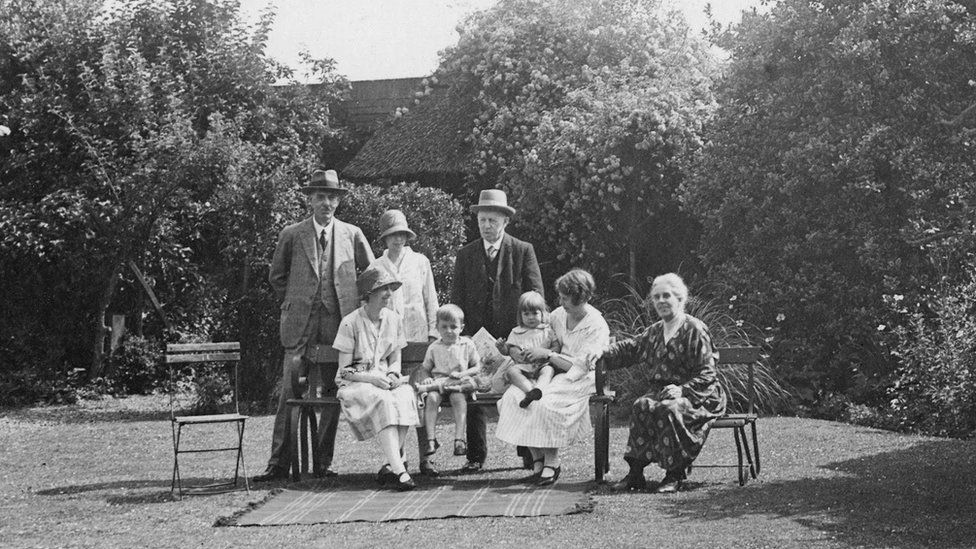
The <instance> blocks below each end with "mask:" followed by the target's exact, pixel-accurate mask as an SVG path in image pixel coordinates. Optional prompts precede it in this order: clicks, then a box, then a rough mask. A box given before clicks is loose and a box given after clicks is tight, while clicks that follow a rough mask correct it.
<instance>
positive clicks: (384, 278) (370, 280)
mask: <svg viewBox="0 0 976 549" xmlns="http://www.w3.org/2000/svg"><path fill="white" fill-rule="evenodd" d="M402 284H403V283H402V282H400V281H399V280H397V279H396V277H395V276H393V273H391V272H390V271H387V270H386V269H380V268H378V267H370V268H368V269H366V270H365V271H363V272H362V274H360V275H359V277H358V278H357V279H356V289H357V290H359V296H360V297H362V298H363V299H366V298H367V297H368V296H369V294H371V293H373V292H375V291H376V290H379V289H380V288H382V287H383V286H393V288H391V289H393V290H396V289H397V288H399V287H400V286H401V285H402Z"/></svg>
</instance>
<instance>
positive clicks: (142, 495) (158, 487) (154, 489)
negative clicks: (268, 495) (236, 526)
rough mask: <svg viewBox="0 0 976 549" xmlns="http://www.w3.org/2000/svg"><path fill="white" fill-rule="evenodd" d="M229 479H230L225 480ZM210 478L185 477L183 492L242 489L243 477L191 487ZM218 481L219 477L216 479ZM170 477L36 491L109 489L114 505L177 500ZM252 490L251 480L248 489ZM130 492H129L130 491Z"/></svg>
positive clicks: (202, 493) (47, 493) (206, 493)
mask: <svg viewBox="0 0 976 549" xmlns="http://www.w3.org/2000/svg"><path fill="white" fill-rule="evenodd" d="M228 480H229V479H228ZM213 482H215V481H214V479H211V478H202V477H197V478H184V479H183V492H184V497H192V496H210V495H217V494H224V493H227V492H232V491H243V490H244V479H243V478H242V479H240V480H239V481H238V487H237V488H236V489H233V488H194V487H195V486H204V485H207V484H212V483H213ZM218 482H219V480H218ZM170 486H171V484H170V480H168V479H167V480H119V481H113V482H94V483H91V484H75V485H71V486H58V487H56V488H49V489H47V490H38V491H37V492H36V493H37V494H38V495H41V496H67V495H75V494H85V493H90V492H108V494H107V495H106V496H105V501H106V502H108V503H113V504H123V503H125V504H139V505H141V504H150V503H168V502H171V501H174V500H177V499H179V496H177V495H176V493H175V492H172V493H171V492H170ZM254 489H255V485H254V483H251V490H254ZM130 491H131V492H130Z"/></svg>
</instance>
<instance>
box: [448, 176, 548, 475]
mask: <svg viewBox="0 0 976 549" xmlns="http://www.w3.org/2000/svg"><path fill="white" fill-rule="evenodd" d="M471 211H472V212H474V213H475V214H476V215H477V216H478V231H479V232H480V233H481V238H479V239H478V240H475V241H474V242H471V243H470V244H467V245H465V246H464V247H463V248H461V249H460V250H459V251H458V253H457V260H456V261H455V263H454V284H453V286H452V290H451V301H452V302H453V303H454V304H456V305H459V306H460V307H461V309H463V310H464V331H463V332H462V333H463V334H464V335H469V336H470V335H473V334H474V333H476V332H477V331H478V330H480V329H481V328H482V327H484V328H485V329H487V330H488V331H489V332H490V333H491V335H492V336H494V337H495V338H499V337H500V338H507V337H508V333H509V332H510V331H511V330H512V328H514V327H515V326H516V325H517V324H518V299H519V296H521V295H522V293H523V292H528V291H530V290H535V291H537V292H539V293H540V294H542V295H545V294H544V291H543V288H542V274H541V273H540V272H539V262H538V260H536V257H535V249H534V248H533V247H532V244H529V243H528V242H523V241H521V240H519V239H517V238H514V237H512V236H510V235H508V234H506V233H505V227H506V226H508V221H509V219H511V217H512V216H513V215H515V209H514V208H511V207H509V205H508V197H506V196H505V193H504V192H503V191H500V190H497V189H489V190H486V191H481V196H480V197H479V199H478V204H476V205H474V206H471ZM467 431H468V433H467V434H468V455H467V457H468V463H467V464H465V466H464V468H463V470H465V471H468V472H474V471H478V470H480V469H481V467H482V465H484V462H485V458H486V457H487V456H488V439H487V419H486V418H485V414H484V410H483V409H482V408H481V407H479V406H472V407H470V408H468V425H467ZM520 454H521V452H520Z"/></svg>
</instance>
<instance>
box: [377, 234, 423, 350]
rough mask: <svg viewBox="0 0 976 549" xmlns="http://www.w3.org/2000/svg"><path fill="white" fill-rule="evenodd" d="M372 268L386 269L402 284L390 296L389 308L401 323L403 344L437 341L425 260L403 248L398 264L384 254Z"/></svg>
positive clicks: (388, 253) (387, 253)
mask: <svg viewBox="0 0 976 549" xmlns="http://www.w3.org/2000/svg"><path fill="white" fill-rule="evenodd" d="M372 266H375V267H378V268H382V269H386V270H387V271H389V272H390V273H392V274H393V276H395V277H396V278H397V280H399V281H400V282H402V283H403V285H402V286H400V288H399V289H397V290H396V291H395V292H393V298H392V299H391V300H390V305H389V307H390V309H393V310H394V311H396V312H397V314H399V315H400V317H401V318H402V319H403V329H404V332H405V334H406V338H407V341H423V342H426V341H427V338H428V337H437V336H438V334H437V325H436V318H437V307H438V304H437V291H436V289H435V288H434V272H433V271H432V270H431V268H430V261H429V260H428V259H427V257H426V256H424V254H421V253H417V252H415V251H413V250H411V249H410V246H404V247H403V252H402V253H401V254H400V261H399V264H397V263H394V262H393V261H391V260H390V251H389V250H385V251H384V252H383V255H381V256H380V257H379V258H377V259H376V261H374V262H373V265H372Z"/></svg>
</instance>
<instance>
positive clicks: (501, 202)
mask: <svg viewBox="0 0 976 549" xmlns="http://www.w3.org/2000/svg"><path fill="white" fill-rule="evenodd" d="M482 210H486V211H492V212H501V213H503V214H505V215H507V216H508V217H512V216H513V215H515V208H512V207H510V206H509V205H508V197H507V196H505V191H501V190H498V189H486V190H484V191H481V195H480V196H479V197H478V203H477V204H475V205H474V206H471V211H472V212H474V213H478V212H480V211H482Z"/></svg>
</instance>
